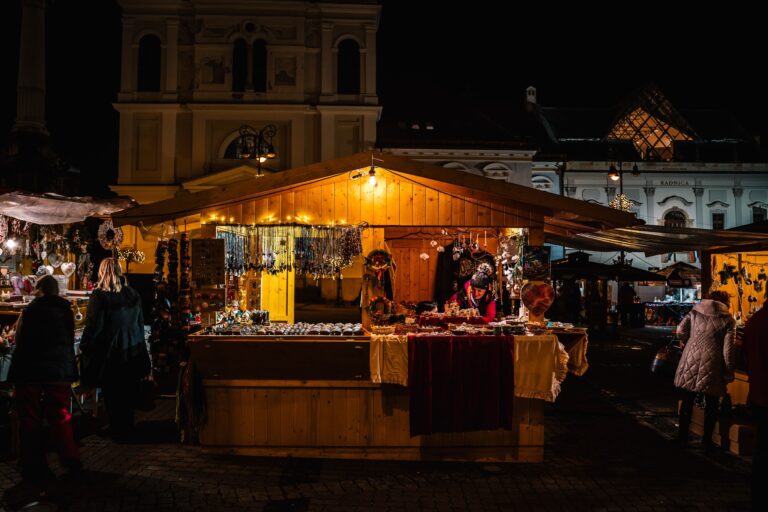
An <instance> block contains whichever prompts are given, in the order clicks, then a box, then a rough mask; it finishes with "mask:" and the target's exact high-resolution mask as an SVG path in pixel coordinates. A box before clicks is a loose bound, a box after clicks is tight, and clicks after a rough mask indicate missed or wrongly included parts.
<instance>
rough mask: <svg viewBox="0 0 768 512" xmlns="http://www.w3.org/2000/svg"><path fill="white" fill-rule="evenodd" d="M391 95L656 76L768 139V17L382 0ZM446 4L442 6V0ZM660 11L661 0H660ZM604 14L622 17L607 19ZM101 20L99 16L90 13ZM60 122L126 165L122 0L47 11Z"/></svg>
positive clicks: (630, 82) (582, 85)
mask: <svg viewBox="0 0 768 512" xmlns="http://www.w3.org/2000/svg"><path fill="white" fill-rule="evenodd" d="M18 3H19V1H18V0H9V1H7V2H3V4H4V5H3V7H2V13H1V14H0V44H2V48H0V52H2V63H3V69H4V72H3V73H2V74H1V75H0V101H1V102H2V103H0V105H1V110H0V142H3V145H4V141H5V139H6V138H7V134H8V132H9V130H10V128H11V127H12V125H13V119H14V115H15V101H16V96H15V87H16V71H17V60H18V23H19V9H20V8H19V7H18ZM382 4H383V12H382V19H381V27H380V31H379V42H378V50H379V61H378V71H379V94H380V97H381V101H382V104H383V105H384V107H385V109H386V108H387V105H395V104H397V103H400V102H407V103H418V102H420V101H433V102H434V101H441V102H445V103H446V104H447V105H450V104H451V103H453V102H458V103H464V104H480V103H483V104H489V103H490V104H493V103H496V102H511V101H515V102H518V101H522V98H523V94H524V89H525V87H526V86H528V85H535V86H536V87H537V88H538V95H539V101H540V103H542V104H543V105H546V106H611V105H614V104H616V103H617V102H618V101H620V100H621V99H622V98H623V97H625V95H627V94H628V93H629V92H631V91H633V90H635V89H636V88H637V87H639V86H641V85H642V84H644V83H646V82H648V81H649V80H652V81H654V82H655V83H657V84H658V85H659V86H660V87H661V89H662V91H663V92H664V93H666V94H667V95H668V97H669V98H670V99H671V101H672V102H673V104H674V105H676V106H678V107H680V108H727V109H730V110H732V111H733V112H734V113H735V114H736V115H737V116H738V118H739V119H740V120H741V121H742V123H743V124H744V125H745V126H746V127H747V129H748V130H749V131H750V132H752V133H754V134H756V135H758V134H759V135H762V137H763V139H766V138H767V137H768V130H766V125H767V124H768V123H765V122H764V121H763V120H764V119H765V114H766V113H768V99H766V95H765V91H768V78H767V77H766V74H767V73H766V69H765V41H764V39H763V38H762V37H761V35H760V34H761V33H762V27H760V26H759V23H760V20H761V19H762V17H761V16H760V15H759V14H758V13H757V11H756V9H757V7H756V6H750V7H749V9H753V11H752V12H750V11H748V10H744V11H742V12H738V13H729V12H721V11H707V10H706V9H712V8H711V7H703V8H702V7H701V5H703V4H699V6H698V7H697V8H696V9H697V10H696V12H693V11H689V12H672V11H670V10H669V7H668V6H666V5H665V6H663V8H664V12H663V13H661V12H653V13H648V12H643V13H642V14H641V15H640V16H634V17H630V16H628V15H626V14H621V13H622V12H624V11H623V10H625V9H628V8H632V7H633V6H635V7H637V8H643V9H645V10H648V9H653V8H654V6H653V5H651V4H645V5H643V4H635V5H633V4H624V5H622V7H621V9H622V11H619V10H618V7H616V8H615V9H617V10H616V12H610V11H606V10H605V9H611V7H604V8H603V10H601V11H600V12H597V11H593V12H589V11H585V10H584V8H583V6H582V5H581V4H579V6H578V8H573V7H572V8H569V10H562V9H561V8H558V9H561V10H557V11H555V10H554V9H552V8H550V9H549V10H548V11H547V10H545V9H543V8H540V9H538V10H534V9H531V8H528V7H525V8H518V7H517V6H518V4H517V3H516V4H515V7H516V9H515V10H514V11H510V10H504V11H502V10H496V9H477V10H471V9H470V4H466V3H464V4H458V5H450V4H448V3H447V2H439V3H438V2H413V1H410V2H404V1H386V0H384V1H382ZM430 5H431V6H434V7H430ZM609 5H610V4H609ZM655 9H657V10H658V9H661V6H658V5H657V6H656V7H655ZM606 17H608V18H611V19H612V20H611V21H601V20H605V19H606ZM92 19H97V20H99V21H98V22H96V23H94V22H90V21H89V20H92ZM47 43H48V44H47V58H48V67H47V73H48V75H47V79H48V85H47V94H48V128H49V131H50V132H51V135H52V141H53V144H54V146H55V147H56V149H57V150H58V151H59V153H60V154H61V155H62V156H64V157H65V158H66V159H67V160H68V161H70V162H72V163H73V164H74V165H75V166H77V167H79V168H81V169H82V171H83V172H84V174H85V176H87V177H88V178H91V179H92V182H93V183H94V187H93V189H94V190H93V191H94V192H96V191H98V189H99V188H103V186H104V185H105V184H106V183H110V182H113V181H114V180H115V177H116V173H117V164H116V160H117V156H116V155H117V120H118V117H117V114H116V113H115V112H114V111H113V109H112V106H111V103H112V101H114V100H115V98H116V93H117V90H118V88H119V81H120V62H119V59H120V10H119V7H118V6H117V4H116V2H115V1H114V0H54V1H53V2H51V3H50V7H49V11H48V39H47Z"/></svg>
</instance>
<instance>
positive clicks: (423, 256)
mask: <svg viewBox="0 0 768 512" xmlns="http://www.w3.org/2000/svg"><path fill="white" fill-rule="evenodd" d="M419 258H421V259H422V260H424V261H427V260H428V259H429V254H427V253H425V252H423V253H421V254H419Z"/></svg>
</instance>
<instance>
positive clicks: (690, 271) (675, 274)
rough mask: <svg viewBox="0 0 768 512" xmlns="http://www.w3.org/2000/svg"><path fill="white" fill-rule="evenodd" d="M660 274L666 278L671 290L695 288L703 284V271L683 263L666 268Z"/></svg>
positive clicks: (679, 262)
mask: <svg viewBox="0 0 768 512" xmlns="http://www.w3.org/2000/svg"><path fill="white" fill-rule="evenodd" d="M659 274H661V275H663V276H664V277H665V278H666V281H667V286H669V287H670V288H693V287H694V286H695V285H696V284H699V283H701V269H700V268H698V267H694V266H693V265H689V264H688V263H683V262H682V261H678V262H677V263H675V264H673V265H669V266H667V267H664V268H663V269H661V270H659Z"/></svg>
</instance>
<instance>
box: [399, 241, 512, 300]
mask: <svg viewBox="0 0 768 512" xmlns="http://www.w3.org/2000/svg"><path fill="white" fill-rule="evenodd" d="M388 233H389V229H387V232H386V233H385V239H386V240H387V246H388V247H389V248H390V249H391V250H392V259H393V260H394V262H395V265H396V272H395V279H394V283H393V285H394V300H395V302H396V303H399V302H400V301H409V302H419V301H423V300H433V298H434V292H435V276H436V274H437V261H438V257H439V253H438V252H437V250H436V249H435V248H434V247H432V246H431V245H430V243H429V242H430V239H424V240H418V239H390V238H389V234H388ZM483 233H484V232H483V230H478V231H476V232H472V234H473V238H474V236H476V235H477V234H479V235H480V242H481V244H482V243H483V241H484V240H486V239H487V247H486V250H487V251H488V252H490V253H491V254H496V247H497V239H496V238H495V233H490V234H491V238H486V237H484V236H483ZM434 240H436V241H437V242H438V243H439V244H440V245H441V246H446V245H448V244H450V243H451V242H452V241H453V239H452V238H441V237H438V236H436V237H435V238H434ZM422 252H426V253H427V254H428V255H429V259H428V260H423V259H421V257H420V254H421V253H422Z"/></svg>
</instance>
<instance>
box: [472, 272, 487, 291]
mask: <svg viewBox="0 0 768 512" xmlns="http://www.w3.org/2000/svg"><path fill="white" fill-rule="evenodd" d="M469 284H470V285H472V288H483V289H485V288H488V286H489V285H490V284H491V277H490V276H489V275H488V274H486V273H485V272H475V273H474V275H472V279H470V280H469Z"/></svg>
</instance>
